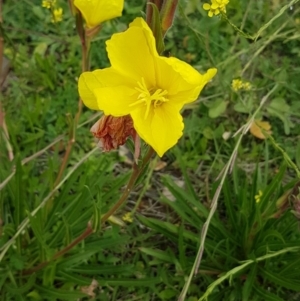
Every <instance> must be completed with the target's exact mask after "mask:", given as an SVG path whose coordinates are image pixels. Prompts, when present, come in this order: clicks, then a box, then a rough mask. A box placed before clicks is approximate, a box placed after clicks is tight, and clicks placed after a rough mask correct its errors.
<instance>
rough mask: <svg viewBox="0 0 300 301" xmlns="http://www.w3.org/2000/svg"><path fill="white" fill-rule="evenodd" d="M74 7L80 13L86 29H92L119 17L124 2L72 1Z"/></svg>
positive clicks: (103, 0) (116, 0)
mask: <svg viewBox="0 0 300 301" xmlns="http://www.w3.org/2000/svg"><path fill="white" fill-rule="evenodd" d="M74 5H75V6H76V8H77V9H78V10H79V11H80V12H81V13H82V15H83V18H84V19H85V22H86V25H87V27H89V28H93V27H96V26H98V25H99V24H101V23H102V22H104V21H106V20H110V19H113V18H116V17H119V16H121V15H122V10H123V6H124V0H74Z"/></svg>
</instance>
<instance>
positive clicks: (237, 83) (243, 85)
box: [231, 79, 252, 91]
mask: <svg viewBox="0 0 300 301" xmlns="http://www.w3.org/2000/svg"><path fill="white" fill-rule="evenodd" d="M231 88H232V89H233V90H234V91H238V90H246V91H249V90H251V89H252V85H251V84H250V83H249V82H243V81H242V80H240V79H234V80H233V81H232V83H231Z"/></svg>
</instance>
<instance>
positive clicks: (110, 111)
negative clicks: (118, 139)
mask: <svg viewBox="0 0 300 301" xmlns="http://www.w3.org/2000/svg"><path fill="white" fill-rule="evenodd" d="M94 95H95V97H96V99H97V105H98V108H99V110H102V111H104V114H105V115H112V116H115V117H120V116H125V115H128V114H129V113H130V112H131V111H132V107H131V106H130V105H131V104H132V103H133V102H135V101H136V99H137V97H138V92H137V91H136V90H134V89H132V88H130V87H128V86H115V87H102V88H97V89H95V90H94Z"/></svg>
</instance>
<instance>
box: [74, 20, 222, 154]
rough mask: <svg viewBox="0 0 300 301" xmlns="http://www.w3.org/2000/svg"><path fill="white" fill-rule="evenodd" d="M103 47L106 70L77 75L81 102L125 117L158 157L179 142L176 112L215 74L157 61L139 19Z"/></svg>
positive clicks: (150, 37) (168, 60) (171, 60)
mask: <svg viewBox="0 0 300 301" xmlns="http://www.w3.org/2000/svg"><path fill="white" fill-rule="evenodd" d="M106 47H107V51H108V57H109V59H110V63H111V67H109V68H105V69H101V70H95V71H93V72H84V73H83V74H81V76H80V78H79V81H78V88H79V94H80V97H81V99H82V100H83V102H84V104H85V105H86V106H87V107H89V108H90V109H93V110H102V111H104V114H105V115H112V116H115V117H120V116H126V115H128V114H129V115H130V116H131V118H132V120H133V127H134V129H135V130H136V132H137V134H138V135H139V136H140V137H141V138H142V139H143V140H144V141H145V142H146V143H148V144H149V145H151V146H152V148H153V149H154V150H155V151H156V152H157V153H158V155H159V156H160V157H161V156H163V154H164V153H165V152H166V151H167V150H168V149H170V148H171V147H172V146H174V145H175V144H176V143H177V141H178V140H179V138H180V137H181V136H182V131H183V128H184V124H183V121H182V116H181V114H180V111H181V109H182V107H183V106H184V105H185V104H187V103H190V102H193V101H195V100H196V99H197V98H198V95H199V93H200V91H201V90H202V89H203V87H204V86H205V85H206V84H207V83H208V82H209V81H210V80H211V79H212V78H213V77H214V75H215V74H216V72H217V70H216V69H215V68H212V69H209V70H208V71H207V72H206V73H205V74H204V75H202V74H200V73H199V72H198V71H197V70H195V69H194V68H193V67H191V66H190V65H189V64H187V63H185V62H183V61H180V60H178V59H176V58H174V57H168V58H167V57H163V56H159V54H158V53H157V50H156V46H155V38H154V36H153V33H152V31H151V29H150V28H149V26H148V25H147V23H146V22H145V21H144V20H143V19H142V18H136V19H135V20H134V21H133V22H132V23H131V24H130V26H129V28H128V29H127V30H126V31H124V32H122V33H117V34H114V35H113V36H112V37H111V39H110V40H108V41H107V42H106Z"/></svg>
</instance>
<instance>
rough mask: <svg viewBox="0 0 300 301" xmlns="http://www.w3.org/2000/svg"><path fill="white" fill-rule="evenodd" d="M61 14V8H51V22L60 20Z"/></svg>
mask: <svg viewBox="0 0 300 301" xmlns="http://www.w3.org/2000/svg"><path fill="white" fill-rule="evenodd" d="M62 15H63V9H62V8H61V7H60V8H56V9H54V10H53V15H52V20H51V22H52V23H58V22H61V21H62Z"/></svg>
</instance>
